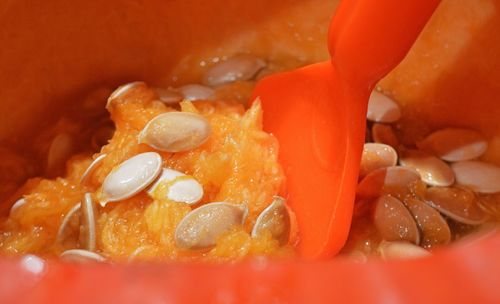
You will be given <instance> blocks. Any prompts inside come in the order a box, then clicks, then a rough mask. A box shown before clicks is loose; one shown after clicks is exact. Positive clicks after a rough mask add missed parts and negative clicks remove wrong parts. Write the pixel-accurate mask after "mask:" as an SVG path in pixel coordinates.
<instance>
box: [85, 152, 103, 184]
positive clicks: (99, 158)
mask: <svg viewBox="0 0 500 304" xmlns="http://www.w3.org/2000/svg"><path fill="white" fill-rule="evenodd" d="M106 155H107V154H101V155H99V156H97V157H96V158H95V159H94V160H93V161H92V162H91V163H90V165H89V166H88V167H87V169H85V172H83V174H82V177H81V178H80V184H85V183H86V182H87V180H88V178H90V176H91V175H92V173H94V170H95V169H97V168H98V167H99V166H100V165H101V164H102V161H103V160H104V158H105V157H106Z"/></svg>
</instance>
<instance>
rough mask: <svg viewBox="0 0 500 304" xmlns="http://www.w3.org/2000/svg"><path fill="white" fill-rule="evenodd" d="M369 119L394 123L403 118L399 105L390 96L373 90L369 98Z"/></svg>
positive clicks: (367, 115)
mask: <svg viewBox="0 0 500 304" xmlns="http://www.w3.org/2000/svg"><path fill="white" fill-rule="evenodd" d="M366 117H367V118H368V120H371V121H374V122H384V123H392V122H396V121H398V120H399V119H400V118H401V110H400V109H399V105H398V104H397V103H396V102H395V101H394V100H392V99H391V98H389V97H388V96H386V95H384V94H382V93H379V92H377V91H373V92H372V93H371V95H370V99H369V100H368V112H367V114H366Z"/></svg>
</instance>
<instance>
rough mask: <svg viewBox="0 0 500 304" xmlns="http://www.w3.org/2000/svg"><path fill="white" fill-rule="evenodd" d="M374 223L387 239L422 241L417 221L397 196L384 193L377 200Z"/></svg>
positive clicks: (417, 242) (416, 242) (415, 242)
mask: <svg viewBox="0 0 500 304" xmlns="http://www.w3.org/2000/svg"><path fill="white" fill-rule="evenodd" d="M374 223H375V227H377V230H378V231H379V233H380V235H381V236H382V238H383V239H384V240H386V241H408V242H412V243H414V244H419V243H420V232H419V231H418V227H417V223H416V222H415V220H414V219H413V216H412V215H411V213H410V211H408V209H407V208H406V207H405V205H404V204H403V203H402V202H401V201H400V200H398V199H397V198H395V197H392V196H390V195H383V196H381V197H379V198H378V199H377V200H376V201H375V215H374Z"/></svg>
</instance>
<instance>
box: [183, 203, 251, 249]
mask: <svg viewBox="0 0 500 304" xmlns="http://www.w3.org/2000/svg"><path fill="white" fill-rule="evenodd" d="M247 213H248V208H247V207H246V206H244V205H234V204H230V203H225V202H215V203H210V204H206V205H203V206H201V207H199V208H197V209H194V210H192V211H191V212H189V213H188V214H187V215H186V216H185V217H184V218H183V219H182V220H181V221H180V222H179V225H178V226H177V228H176V229H175V243H176V244H177V246H179V247H181V248H191V249H196V248H205V247H209V246H213V245H215V243H216V241H217V238H218V237H219V236H221V235H222V234H223V233H225V232H227V231H228V230H230V229H231V228H233V227H235V226H237V225H242V224H243V222H244V221H245V218H246V216H247Z"/></svg>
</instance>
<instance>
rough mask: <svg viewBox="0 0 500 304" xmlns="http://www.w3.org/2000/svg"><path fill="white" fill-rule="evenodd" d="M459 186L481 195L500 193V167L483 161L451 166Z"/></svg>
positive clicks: (465, 162)
mask: <svg viewBox="0 0 500 304" xmlns="http://www.w3.org/2000/svg"><path fill="white" fill-rule="evenodd" d="M451 169H452V170H453V172H454V173H455V177H456V180H457V184H459V185H462V186H466V187H467V188H470V189H472V190H473V191H475V192H479V193H497V192H500V167H497V166H495V165H492V164H489V163H486V162H482V161H472V160H471V161H463V162H457V163H454V164H452V165H451Z"/></svg>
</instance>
